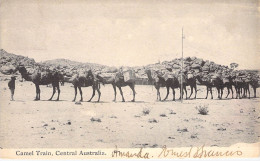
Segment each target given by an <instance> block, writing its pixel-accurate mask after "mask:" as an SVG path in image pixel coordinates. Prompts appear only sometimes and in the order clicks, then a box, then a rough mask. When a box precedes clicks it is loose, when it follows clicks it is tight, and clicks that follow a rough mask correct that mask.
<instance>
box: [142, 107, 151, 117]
mask: <svg viewBox="0 0 260 161" xmlns="http://www.w3.org/2000/svg"><path fill="white" fill-rule="evenodd" d="M150 111H151V110H150V109H149V108H144V109H143V115H144V116H145V115H149V113H150Z"/></svg>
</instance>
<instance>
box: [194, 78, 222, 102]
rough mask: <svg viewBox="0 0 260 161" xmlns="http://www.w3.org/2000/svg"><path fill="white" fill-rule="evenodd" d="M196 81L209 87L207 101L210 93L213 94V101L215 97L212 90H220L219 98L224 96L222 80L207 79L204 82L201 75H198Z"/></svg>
mask: <svg viewBox="0 0 260 161" xmlns="http://www.w3.org/2000/svg"><path fill="white" fill-rule="evenodd" d="M196 79H197V80H198V82H199V83H200V84H201V85H204V86H206V87H207V95H206V97H205V99H207V98H208V93H209V92H210V94H211V99H213V95H212V88H213V87H216V88H217V90H218V98H219V99H221V98H222V94H223V81H222V80H221V79H220V78H216V79H209V78H208V79H206V80H202V78H201V75H199V74H198V75H197V76H196Z"/></svg>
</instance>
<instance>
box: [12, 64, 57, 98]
mask: <svg viewBox="0 0 260 161" xmlns="http://www.w3.org/2000/svg"><path fill="white" fill-rule="evenodd" d="M17 70H18V71H19V73H20V74H21V76H22V78H23V79H25V80H26V81H31V82H33V83H34V84H35V87H36V97H35V99H34V100H35V101H37V100H40V96H41V90H40V85H48V84H52V87H53V92H52V96H51V98H50V99H49V100H52V98H53V96H54V94H55V93H56V88H57V90H58V97H57V99H56V100H57V101H58V100H59V97H60V86H59V81H60V78H59V73H58V72H57V71H53V72H52V71H50V72H46V73H45V74H43V73H41V72H39V71H35V72H34V73H33V74H29V73H28V72H27V70H26V68H25V67H24V66H18V67H16V69H15V71H14V73H15V72H16V71H17Z"/></svg>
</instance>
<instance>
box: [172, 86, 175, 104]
mask: <svg viewBox="0 0 260 161" xmlns="http://www.w3.org/2000/svg"><path fill="white" fill-rule="evenodd" d="M172 95H173V99H172V100H173V101H175V90H174V88H172Z"/></svg>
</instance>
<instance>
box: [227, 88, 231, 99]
mask: <svg viewBox="0 0 260 161" xmlns="http://www.w3.org/2000/svg"><path fill="white" fill-rule="evenodd" d="M227 90H228V93H227V96H226V98H228V95H229V93H230V91H229V88H228V87H227Z"/></svg>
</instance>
